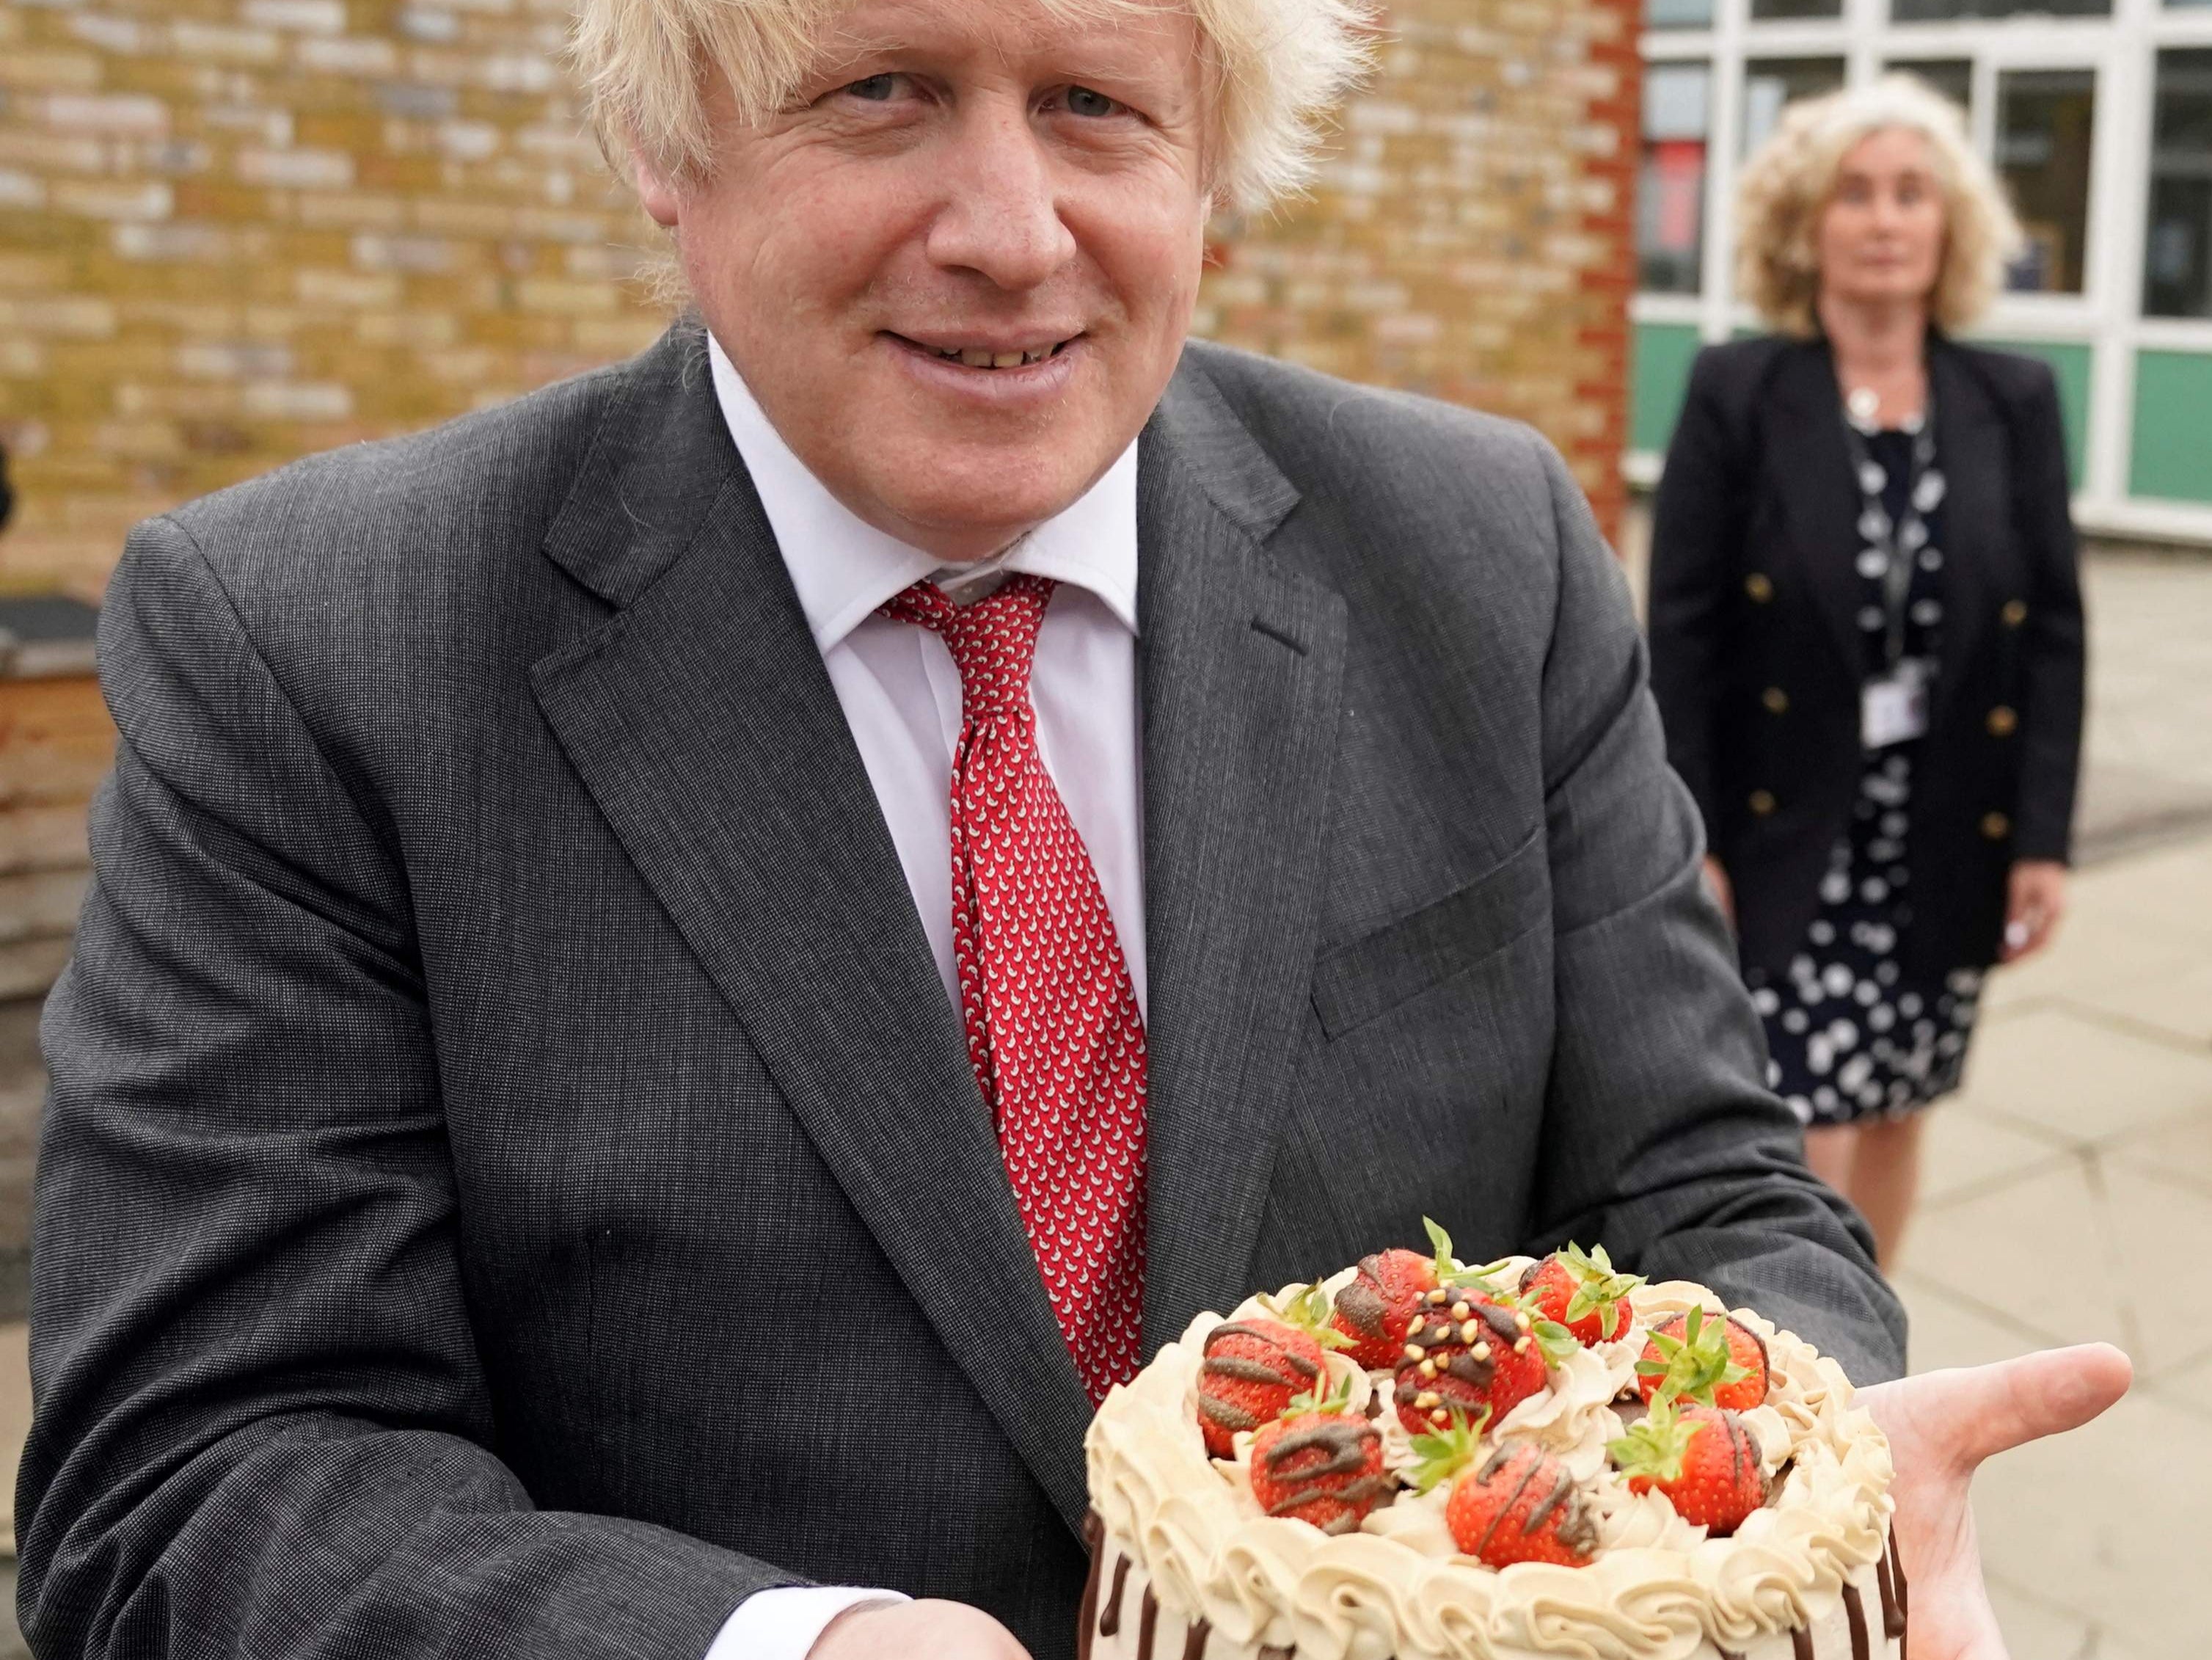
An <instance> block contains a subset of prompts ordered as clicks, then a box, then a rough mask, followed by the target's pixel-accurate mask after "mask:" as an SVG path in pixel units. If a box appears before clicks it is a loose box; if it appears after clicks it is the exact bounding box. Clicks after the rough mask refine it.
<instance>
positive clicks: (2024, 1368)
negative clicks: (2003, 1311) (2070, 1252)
mask: <svg viewBox="0 0 2212 1660" xmlns="http://www.w3.org/2000/svg"><path fill="white" fill-rule="evenodd" d="M2134 1371H2135V1369H2134V1367H2133V1365H2131V1364H2130V1362H2129V1359H2128V1357H2127V1356H2126V1355H2125V1354H2123V1353H2121V1352H2120V1351H2119V1350H2118V1349H2116V1348H2114V1347H2112V1345H2111V1344H2109V1343H2083V1344H2080V1345H2077V1346H2076V1347H2072V1348H2064V1349H2044V1350H2041V1351H2039V1352H2038V1353H2034V1354H2023V1355H2021V1357H2020V1358H2019V1359H2015V1360H2003V1361H1999V1362H1998V1363H1997V1364H1996V1365H1987V1366H1966V1367H1961V1368H1958V1369H1956V1370H1954V1371H1933V1372H1923V1373H1921V1374H1920V1375H1919V1376H1917V1377H1912V1378H1910V1379H1908V1380H1906V1383H1905V1384H1903V1385H1900V1384H1888V1385H1885V1386H1884V1387H1885V1388H1887V1389H1900V1390H1901V1389H1905V1388H1906V1387H1910V1388H1911V1392H1912V1399H1911V1415H1912V1419H1913V1420H1914V1423H1915V1426H1916V1427H1917V1428H1918V1429H1920V1431H1921V1432H1923V1434H1926V1435H1928V1436H1929V1438H1931V1439H1932V1440H1934V1441H1936V1448H1934V1449H1932V1450H1938V1451H1940V1452H1941V1453H1942V1454H1945V1455H1948V1462H1951V1463H1953V1464H1954V1465H1957V1466H1960V1467H1962V1468H1966V1469H1972V1468H1973V1467H1974V1466H1975V1465H1977V1464H1978V1463H1980V1462H1982V1460H1984V1458H1988V1457H1990V1456H1993V1455H1995V1454H1996V1453H2000V1452H2003V1451H2005V1450H2007V1449H2008V1448H2011V1447H2016V1446H2019V1445H2021V1444H2022V1443H2023V1442H2027V1441H2033V1440H2035V1439H2037V1438H2039V1437H2041V1436H2045V1435H2057V1434H2061V1433H2063V1432H2065V1431H2067V1430H2070V1429H2075V1428H2078V1427H2079V1426H2081V1425H2083V1424H2086V1423H2087V1422H2088V1421H2089V1420H2091V1419H2093V1418H2094V1417H2095V1416H2096V1415H2097V1414H2099V1413H2100V1412H2102V1411H2104V1410H2105V1408H2107V1407H2109V1406H2111V1405H2112V1402H2115V1401H2117V1400H2118V1399H2119V1398H2120V1397H2121V1396H2122V1395H2125V1394H2126V1393H2127V1391H2128V1383H2129V1381H2130V1378H2131V1377H2133V1376H2134Z"/></svg>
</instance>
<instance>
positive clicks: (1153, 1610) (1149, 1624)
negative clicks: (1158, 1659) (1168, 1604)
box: [1137, 1585, 1160, 1660]
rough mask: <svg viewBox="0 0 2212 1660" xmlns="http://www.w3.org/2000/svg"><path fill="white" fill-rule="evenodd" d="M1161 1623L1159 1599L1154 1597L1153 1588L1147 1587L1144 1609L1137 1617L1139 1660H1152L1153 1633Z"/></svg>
mask: <svg viewBox="0 0 2212 1660" xmlns="http://www.w3.org/2000/svg"><path fill="white" fill-rule="evenodd" d="M1159 1623H1160V1603H1159V1599H1158V1597H1156V1596H1153V1595H1152V1587H1151V1586H1150V1585H1146V1587H1145V1602H1144V1607H1143V1608H1142V1610H1141V1611H1140V1612H1139V1614H1138V1615H1137V1660H1152V1633H1153V1631H1154V1629H1155V1628H1157V1627H1158V1625H1159Z"/></svg>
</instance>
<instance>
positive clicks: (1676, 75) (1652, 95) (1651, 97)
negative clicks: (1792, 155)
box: [1636, 64, 1712, 294]
mask: <svg viewBox="0 0 2212 1660" xmlns="http://www.w3.org/2000/svg"><path fill="white" fill-rule="evenodd" d="M1711 91H1712V71H1711V70H1710V69H1709V68H1708V67H1707V66H1706V65H1705V64H1648V65H1646V66H1645V68H1644V164H1643V167H1642V170H1641V173H1640V175H1639V177H1638V180H1637V188H1636V264H1637V271H1638V280H1639V282H1640V283H1641V284H1642V286H1643V287H1644V289H1645V290H1646V291H1647V292H1649V293H1653V294H1695V293H1697V292H1698V268H1699V259H1698V251H1699V247H1700V246H1702V244H1703V243H1704V240H1705V129H1706V127H1707V125H1709V123H1708V121H1707V115H1708V113H1709V111H1708V100H1709V99H1710V97H1711Z"/></svg>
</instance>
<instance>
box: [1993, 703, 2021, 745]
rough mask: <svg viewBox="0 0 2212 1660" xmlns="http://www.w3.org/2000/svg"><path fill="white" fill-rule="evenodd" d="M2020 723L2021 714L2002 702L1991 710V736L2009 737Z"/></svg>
mask: <svg viewBox="0 0 2212 1660" xmlns="http://www.w3.org/2000/svg"><path fill="white" fill-rule="evenodd" d="M2019 725H2020V716H2018V715H2017V714H2014V713H2013V712H2012V710H2011V709H2009V708H2007V707H2006V706H2005V705H2004V704H2002V703H2000V704H1998V705H1997V706H1996V708H1993V709H1991V710H1990V737H1992V738H2009V737H2011V736H2012V734H2013V729H2014V728H2015V727H2018V726H2019Z"/></svg>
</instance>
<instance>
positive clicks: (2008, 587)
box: [1650, 333, 2083, 974]
mask: <svg viewBox="0 0 2212 1660" xmlns="http://www.w3.org/2000/svg"><path fill="white" fill-rule="evenodd" d="M1928 359H1929V385H1930V387H1931V389H1932V391H1933V393H1934V398H1935V404H1936V465H1938V466H1939V467H1941V468H1942V471H1943V475H1944V479H1945V482H1946V483H1947V484H1948V491H1947V493H1946V495H1945V497H1944V506H1943V520H1944V522H1943V526H1942V529H1943V553H1944V562H1943V567H1942V571H1941V573H1940V581H1941V585H1942V594H1943V616H1944V623H1943V628H1942V633H1941V636H1940V645H1939V651H1940V657H1939V660H1938V669H1937V674H1938V678H1937V684H1936V692H1935V702H1934V708H1933V710H1932V713H1931V722H1932V724H1931V727H1930V730H1929V738H1928V740H1927V746H1926V751H1925V752H1926V755H1927V757H1928V758H1927V760H1926V761H1925V762H1924V763H1923V765H1922V767H1921V768H1920V769H1919V775H1918V776H1917V778H1916V780H1915V782H1914V790H1913V809H1912V813H1913V817H1912V830H1911V837H1912V840H1911V860H1912V863H1913V866H1914V867H1915V870H1916V873H1921V872H1924V873H1928V875H1927V876H1926V877H1925V878H1917V879H1916V882H1915V885H1914V890H1913V906H1914V913H1915V914H1914V918H1913V924H1912V927H1911V931H1910V933H1908V935H1907V937H1906V939H1905V941H1904V943H1903V946H1902V950H1903V952H1904V955H1905V966H1906V967H1907V968H1908V969H1909V970H1914V971H1917V972H1919V973H1922V974H1940V973H1942V972H1943V971H1945V970H1950V969H1954V968H1963V967H1968V966H1978V965H1980V964H1987V963H1989V962H1991V961H1993V960H1995V958H1996V951H1997V946H1998V942H1999V939H2000V937H2001V935H2002V931H2003V926H2004V901H2005V879H2006V873H2007V872H2008V870H2009V869H2010V867H2011V866H2012V864H2013V862H2014V861H2015V860H2022V859H2057V860H2063V859H2065V858H2066V857H2067V856H2068V845H2069V824H2070V822H2071V820H2072V818H2073V812H2074V788H2075V774H2076V772H2077V770H2078V767H2079V763H2080V756H2081V695H2082V674H2083V646H2082V620H2081V583H2080V578H2079V574H2078V571H2077V569H2076V563H2075V539H2074V526H2073V520H2072V517H2071V514H2070V513H2069V508H2068V493H2067V478H2066V445H2065V438H2064V435H2063V429H2062V427H2061V423H2060V419H2059V411H2058V390H2057V383H2056V382H2055V381H2054V380H2052V378H2051V371H2050V369H2049V368H2048V367H2047V366H2046V365H2045V364H2043V363H2041V362H2037V361H2036V360H2034V359H2033V358H2026V357H2017V356H2010V355H2008V354H2006V353H2003V352H1995V351H1984V350H1978V349H1977V348H1974V347H1971V346H1966V345H1962V344H1959V343H1958V342H1956V341H1954V340H1951V339H1948V338H1947V337H1944V336H1942V335H1941V334H1940V333H1934V334H1931V335H1930V337H1929V348H1928ZM1840 410H1841V398H1840V394H1839V393H1838V390H1837V385H1836V375H1835V366H1834V360H1833V358H1832V355H1831V353H1830V351H1829V348H1828V344H1827V342H1826V340H1825V339H1812V340H1792V339H1785V338H1781V337H1773V336H1765V337H1759V338H1756V339H1749V340H1737V341H1732V342H1730V343H1729V344H1725V345H1718V346H1709V347H1707V348H1706V349H1705V350H1704V351H1702V352H1700V353H1699V356H1698V360H1697V363H1696V365H1695V367H1694V368H1692V370H1691V373H1690V386H1689V392H1688V394H1687V397H1686V400H1685V402H1684V404H1683V409H1682V416H1681V420H1680V424H1678V425H1677V426H1676V428H1675V429H1674V441H1673V443H1672V444H1671V445H1669V446H1668V452H1667V470H1666V474H1665V476H1664V477H1663V478H1662V480H1661V481H1660V485H1659V493H1658V499H1657V502H1656V508H1655V511H1654V514H1653V520H1652V533H1651V605H1650V635H1651V682H1652V690H1653V691H1654V692H1655V693H1656V695H1657V697H1658V700H1659V708H1660V712H1661V714H1662V718H1663V720H1664V721H1665V723H1666V728H1667V754H1668V759H1669V760H1670V761H1671V762H1673V763H1674V769H1675V770H1676V771H1677V772H1679V773H1680V775H1682V779H1683V781H1685V782H1686V783H1687V784H1688V785H1689V787H1690V791H1691V794H1693V795H1694V796H1695V797H1696V798H1697V801H1698V806H1699V808H1700V809H1701V810H1702V812H1704V815H1705V833H1706V837H1707V840H1708V842H1709V844H1710V846H1711V849H1712V851H1713V853H1714V854H1715V855H1716V856H1717V857H1718V858H1719V860H1720V861H1721V863H1722V865H1723V866H1725V867H1726V869H1727V871H1728V873H1729V880H1730V882H1731V883H1732V885H1734V888H1735V902H1736V916H1737V927H1738V930H1739V933H1740V937H1741V952H1742V957H1743V961H1744V964H1745V965H1746V966H1747V967H1755V968H1762V969H1765V970H1768V971H1769V972H1770V973H1771V972H1778V971H1779V970H1782V969H1783V968H1784V966H1785V965H1786V964H1787V963H1788V961H1789V959H1790V956H1791V954H1792V953H1793V952H1795V951H1796V949H1797V947H1798V943H1799V941H1800V940H1801V939H1802V938H1803V936H1804V932H1805V929H1806V927H1807V926H1808V924H1809V923H1810V922H1811V921H1812V920H1813V916H1814V912H1815V911H1816V910H1817V909H1818V908H1819V895H1818V884H1819V882H1820V877H1821V875H1822V873H1824V872H1825V870H1826V865H1827V858H1828V853H1829V849H1830V848H1832V846H1833V845H1834V843H1835V842H1836V840H1837V838H1838V836H1841V835H1843V834H1844V830H1845V826H1846V823H1847V820H1848V818H1849V816H1850V810H1851V804H1852V801H1853V800H1854V796H1855V792H1856V790H1857V781H1858V767H1859V686H1860V683H1861V680H1862V678H1863V669H1862V666H1861V662H1862V660H1861V657H1860V650H1861V648H1860V643H1859V635H1858V628H1857V622H1856V620H1855V619H1856V616H1857V611H1858V608H1859V605H1860V599H1859V588H1858V583H1859V578H1858V575H1857V571H1856V569H1854V560H1855V556H1856V555H1857V552H1858V550H1859V546H1860V540H1859V537H1858V533H1857V521H1858V517H1859V511H1860V505H1861V504H1860V496H1859V492H1858V486H1857V481H1856V480H1855V479H1854V478H1853V477H1852V475H1851V466H1850V453H1849V450H1848V448H1847V447H1846V445H1845V442H1844V430H1843V421H1842V417H1841V413H1840Z"/></svg>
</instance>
